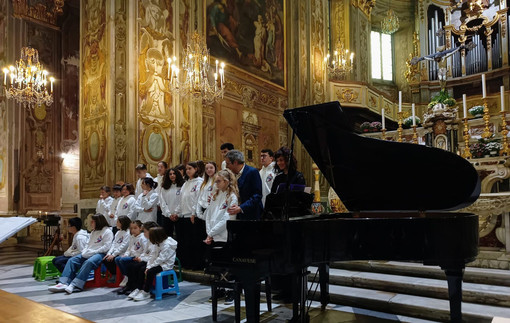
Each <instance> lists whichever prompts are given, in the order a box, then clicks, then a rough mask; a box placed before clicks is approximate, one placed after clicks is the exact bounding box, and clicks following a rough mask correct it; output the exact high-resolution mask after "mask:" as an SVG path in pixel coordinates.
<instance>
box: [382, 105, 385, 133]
mask: <svg viewBox="0 0 510 323" xmlns="http://www.w3.org/2000/svg"><path fill="white" fill-rule="evenodd" d="M381 121H382V122H381V123H382V128H383V129H386V120H384V108H382V109H381Z"/></svg>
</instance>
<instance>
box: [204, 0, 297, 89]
mask: <svg viewBox="0 0 510 323" xmlns="http://www.w3.org/2000/svg"><path fill="white" fill-rule="evenodd" d="M282 2H283V62H284V64H283V87H282V86H281V85H279V84H277V83H274V82H272V81H270V80H267V79H265V78H263V77H261V76H258V75H255V74H253V73H250V72H249V71H247V70H245V69H243V68H241V67H237V66H234V65H232V64H230V62H229V61H225V63H226V64H228V67H229V68H230V67H231V68H233V69H235V70H237V71H240V72H242V73H245V74H248V75H250V76H252V77H254V78H256V79H259V80H261V81H263V82H265V83H269V84H271V85H273V86H276V87H277V88H279V89H282V90H284V91H286V90H287V15H286V14H287V0H282ZM202 12H203V16H202V22H203V27H202V28H203V30H202V31H203V35H204V36H205V39H206V43H207V0H203V11H202ZM213 58H214V59H216V57H214V56H213V55H211V61H213Z"/></svg>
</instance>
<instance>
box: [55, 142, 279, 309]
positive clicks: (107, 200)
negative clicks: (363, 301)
mask: <svg viewBox="0 0 510 323" xmlns="http://www.w3.org/2000/svg"><path fill="white" fill-rule="evenodd" d="M221 148H222V153H223V154H225V155H227V153H229V151H230V155H231V154H232V153H237V152H238V151H235V150H234V151H232V150H233V149H234V147H233V145H232V144H229V143H226V144H224V145H222V147H221ZM239 154H240V152H239ZM230 155H228V156H230ZM273 156H274V154H273V152H272V151H271V150H269V149H265V150H262V153H261V162H262V165H263V168H262V170H261V171H260V181H259V179H257V181H253V182H258V183H260V182H262V186H263V188H258V189H257V190H256V191H257V192H260V191H262V192H263V194H262V195H263V198H265V196H266V195H267V194H269V192H271V189H272V187H271V185H272V184H273V181H274V179H275V178H276V174H275V169H276V167H274V166H275V162H274V161H273ZM241 157H242V156H241ZM241 157H240V158H241ZM236 160H237V159H235V158H234V159H233V158H230V159H229V161H230V162H231V163H230V164H233V165H234V166H236V167H237V166H238V167H237V168H238V169H237V168H235V167H233V166H232V165H229V164H228V163H227V166H225V164H226V163H225V162H223V163H222V169H218V167H217V165H216V163H215V162H213V161H209V162H206V163H204V162H202V161H196V162H188V163H187V164H185V165H177V166H175V167H173V168H169V167H168V165H167V163H165V162H160V163H158V174H157V177H156V178H153V177H152V176H151V175H150V174H149V173H148V172H147V167H146V165H143V164H139V165H137V166H136V169H135V170H136V175H137V177H138V179H137V182H136V185H133V184H130V183H124V184H123V185H114V186H113V189H112V190H110V187H108V186H102V187H101V188H100V195H99V200H98V202H97V208H96V214H95V215H93V216H92V219H91V223H90V227H91V228H92V232H91V233H90V235H89V234H88V233H87V232H86V231H85V230H82V229H81V220H80V219H79V218H75V219H71V220H70V221H69V232H71V233H73V234H74V237H73V243H72V245H71V247H70V248H69V250H67V251H66V252H65V253H64V255H63V256H60V257H56V258H55V259H54V264H55V266H57V268H58V269H59V270H60V271H61V272H62V276H61V277H60V279H59V283H58V284H57V285H55V286H51V287H49V288H48V290H49V291H51V292H55V293H56V292H66V293H68V294H71V293H73V292H76V291H80V290H82V289H83V288H84V285H85V282H86V281H87V279H88V277H89V274H90V272H91V271H94V270H95V269H96V268H98V267H99V266H101V264H104V266H105V267H106V268H107V270H108V271H109V272H110V273H111V274H112V275H111V277H112V278H113V279H115V277H116V275H115V274H116V271H117V270H119V271H120V273H121V274H122V275H123V276H124V278H123V280H122V282H121V283H120V286H121V289H119V290H118V291H117V293H118V294H124V295H127V296H128V298H129V299H132V300H135V301H139V300H147V299H150V294H149V292H150V288H151V286H152V284H153V280H154V277H155V276H156V275H157V274H158V273H159V272H161V271H165V270H170V269H172V268H173V266H174V262H175V258H176V256H177V257H178V258H179V259H180V263H181V265H182V267H183V268H187V269H195V270H197V269H199V270H200V269H204V267H205V264H206V263H205V259H206V254H209V251H210V249H211V248H212V247H215V246H221V245H223V244H224V243H225V242H226V241H227V236H228V235H227V221H228V220H235V219H236V218H239V217H240V216H239V214H238V213H239V212H244V213H246V215H249V214H247V213H249V211H250V209H249V208H248V207H246V209H245V210H242V209H241V208H240V206H241V204H242V203H241V202H245V201H243V200H242V196H241V197H240V194H239V190H240V189H239V187H238V182H237V181H238V178H240V177H241V173H243V171H252V170H251V168H250V169H248V168H247V169H245V167H244V164H240V163H239V165H237V164H236V163H237V161H236ZM232 161H233V162H232ZM239 161H240V162H244V157H242V159H239ZM228 166H230V167H228ZM279 166H280V165H279ZM245 190H246V189H245ZM273 190H274V188H273ZM111 191H112V192H111ZM110 193H112V195H113V197H112V196H110ZM243 194H244V193H243ZM257 194H260V193H257ZM241 195H242V194H241ZM258 201H259V202H257V203H260V196H259V197H258ZM262 201H263V199H262ZM232 210H237V211H238V212H232ZM243 215H244V214H243ZM174 237H175V240H174ZM177 246H178V247H179V248H177Z"/></svg>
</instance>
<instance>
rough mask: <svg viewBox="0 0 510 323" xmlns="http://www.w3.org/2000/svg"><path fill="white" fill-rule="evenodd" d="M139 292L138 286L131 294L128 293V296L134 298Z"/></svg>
mask: <svg viewBox="0 0 510 323" xmlns="http://www.w3.org/2000/svg"><path fill="white" fill-rule="evenodd" d="M138 293H140V290H139V289H138V288H137V289H135V290H134V291H132V292H131V294H129V295H128V298H130V299H134V298H135V297H136V295H138Z"/></svg>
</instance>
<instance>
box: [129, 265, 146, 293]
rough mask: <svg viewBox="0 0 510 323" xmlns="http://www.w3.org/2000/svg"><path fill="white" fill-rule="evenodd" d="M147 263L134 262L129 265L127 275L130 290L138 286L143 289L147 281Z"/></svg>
mask: <svg viewBox="0 0 510 323" xmlns="http://www.w3.org/2000/svg"><path fill="white" fill-rule="evenodd" d="M146 267H147V263H146V262H145V261H140V262H137V261H135V262H133V263H130V264H128V265H127V268H126V270H127V276H128V278H129V279H128V283H127V285H126V287H127V289H128V290H134V289H136V288H138V289H142V287H143V284H144V282H145V268H146Z"/></svg>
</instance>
